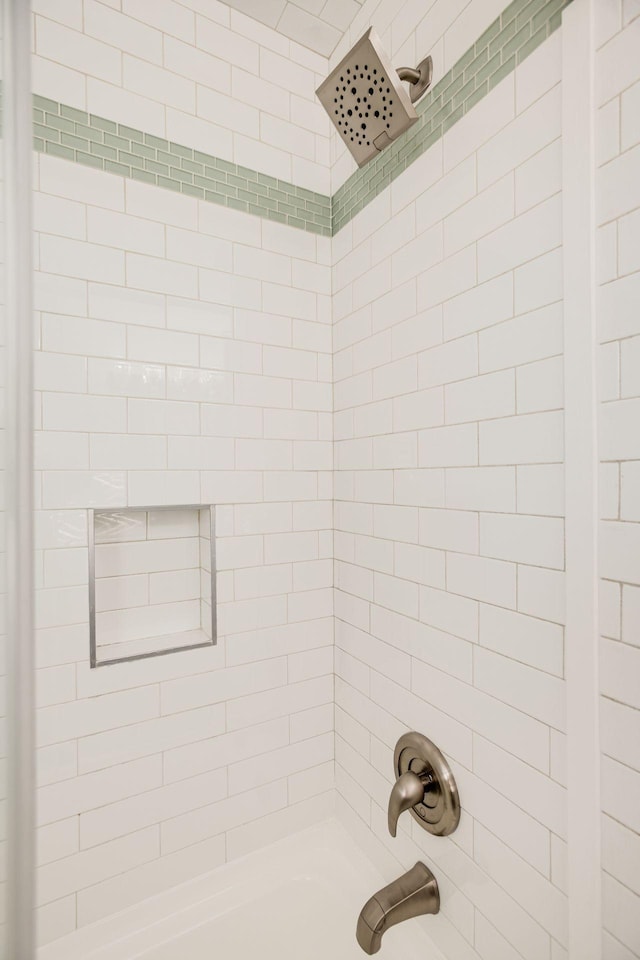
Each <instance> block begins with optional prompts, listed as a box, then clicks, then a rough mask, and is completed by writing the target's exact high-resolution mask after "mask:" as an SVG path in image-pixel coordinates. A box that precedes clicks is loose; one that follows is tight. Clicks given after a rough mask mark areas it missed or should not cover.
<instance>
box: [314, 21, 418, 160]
mask: <svg viewBox="0 0 640 960" xmlns="http://www.w3.org/2000/svg"><path fill="white" fill-rule="evenodd" d="M316 93H317V95H318V98H319V100H320V102H321V103H322V106H323V107H324V108H325V110H326V111H327V113H328V114H329V116H330V117H331V119H332V120H333V122H334V124H335V126H336V129H337V131H338V133H339V134H340V136H341V137H342V139H343V140H344V142H345V143H346V145H347V147H348V148H349V150H350V151H351V153H352V154H353V157H354V159H355V161H356V163H357V164H358V166H359V167H362V166H364V165H365V163H368V162H369V160H371V159H372V158H373V157H376V156H377V155H378V154H379V153H380V151H381V150H384V148H385V147H387V146H389V144H390V143H391V142H392V141H393V140H395V139H396V138H397V137H399V136H400V134H401V133H404V131H405V130H406V129H407V128H408V127H410V126H411V125H412V124H413V123H415V122H416V120H417V119H418V114H417V113H416V111H415V108H414V106H413V104H412V103H411V99H410V97H409V94H408V93H407V91H406V90H405V89H404V87H403V86H402V81H401V80H400V78H399V76H398V74H397V71H396V70H394V68H393V65H392V64H391V62H390V61H389V59H388V57H387V55H386V54H385V52H384V50H383V48H382V44H381V42H380V38H379V36H378V34H377V33H376V31H375V30H374V28H373V27H371V28H370V29H369V30H367V32H366V33H365V34H364V36H362V37H361V38H360V39H359V40H358V42H357V43H356V45H355V46H354V47H352V48H351V50H350V51H349V53H348V54H347V55H346V57H345V58H344V59H343V60H341V61H340V63H339V64H338V66H337V67H336V68H335V70H334V71H333V72H332V73H330V74H329V76H328V77H327V79H326V80H324V81H323V82H322V83H321V84H320V86H319V87H318V89H317V91H316Z"/></svg>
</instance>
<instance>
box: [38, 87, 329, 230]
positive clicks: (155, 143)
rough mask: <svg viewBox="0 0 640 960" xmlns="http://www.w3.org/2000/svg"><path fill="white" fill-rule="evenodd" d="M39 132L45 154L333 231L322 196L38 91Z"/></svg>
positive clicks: (280, 220)
mask: <svg viewBox="0 0 640 960" xmlns="http://www.w3.org/2000/svg"><path fill="white" fill-rule="evenodd" d="M33 137H34V140H33V143H34V148H35V149H36V150H37V151H39V152H41V153H48V154H51V155H52V156H55V157H62V158H63V159H65V160H71V161H73V162H75V163H82V164H84V165H85V166H88V167H94V168H95V169H96V170H106V171H107V172H108V173H115V174H118V175H119V176H121V177H126V178H127V179H131V180H140V181H141V182H143V183H150V184H153V185H154V186H157V187H163V188H164V189H166V190H173V191H174V192H176V193H183V194H185V195H186V196H189V197H197V198H198V199H199V200H207V201H209V202H210V203H217V204H219V205H220V206H223V207H231V208H233V209H234V210H243V211H244V212H245V213H253V214H256V215H257V216H259V217H266V218H267V219H268V220H275V221H277V222H278V223H284V224H289V225H290V226H295V227H299V228H300V229H302V230H308V231H310V232H312V233H317V234H320V235H322V236H325V237H330V236H331V198H330V197H328V196H325V195H324V194H322V193H314V192H313V191H312V190H305V189H304V187H298V186H296V185H295V184H293V183H288V182H287V181H285V180H277V179H276V178H275V177H270V176H267V174H265V173H258V172H257V171H256V170H250V169H248V168H247V167H242V166H240V165H238V164H236V163H230V162H229V161H227V160H221V159H220V157H214V156H211V155H210V154H208V153H203V152H201V151H200V150H193V149H192V148H191V147H186V146H184V145H183V144H180V143H173V142H172V141H170V140H165V139H163V138H162V137H156V136H154V135H153V134H150V133H144V131H142V130H134V129H133V128H132V127H128V126H125V125H124V124H122V123H116V122H115V121H114V120H107V119H105V118H104V117H98V116H95V115H94V114H90V113H85V112H84V111H82V110H76V109H75V108H74V107H68V106H66V105H65V104H64V103H58V102H56V101H55V100H49V99H47V98H46V97H40V96H37V95H36V96H34V98H33Z"/></svg>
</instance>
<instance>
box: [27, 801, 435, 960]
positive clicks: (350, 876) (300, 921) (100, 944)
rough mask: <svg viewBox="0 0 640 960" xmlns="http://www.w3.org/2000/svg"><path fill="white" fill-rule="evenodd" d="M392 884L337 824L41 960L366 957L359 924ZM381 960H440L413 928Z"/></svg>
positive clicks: (103, 926)
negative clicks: (369, 903)
mask: <svg viewBox="0 0 640 960" xmlns="http://www.w3.org/2000/svg"><path fill="white" fill-rule="evenodd" d="M384 884H385V881H384V880H383V878H382V877H381V875H380V873H379V872H378V870H377V869H376V867H375V866H374V865H373V863H372V862H371V861H370V860H369V859H368V858H367V857H366V856H365V855H364V854H363V852H362V851H361V850H360V848H359V847H358V846H357V845H356V844H355V842H354V841H353V839H352V838H351V837H350V836H349V834H348V833H347V831H346V830H345V829H344V827H343V826H342V825H341V824H340V823H338V821H336V820H330V821H326V822H324V823H321V824H319V825H317V826H315V827H312V828H310V829H308V830H305V831H304V832H303V833H299V834H296V835H294V836H291V837H288V838H287V839H285V840H281V841H279V842H278V843H275V844H272V845H271V846H269V847H265V848H263V849H262V850H259V851H257V852H256V853H253V854H251V855H250V856H248V857H245V858H243V859H242V860H239V861H235V862H233V863H231V864H228V865H226V866H224V867H221V868H219V869H218V870H215V871H213V872H212V873H210V874H207V875H205V876H203V877H199V878H197V880H194V881H192V882H190V883H186V884H183V885H181V886H179V887H175V888H174V889H173V890H170V891H168V892H167V893H164V894H162V895H160V896H158V897H154V898H152V899H150V900H146V901H144V902H143V903H141V904H139V905H138V906H136V907H135V908H131V909H128V910H126V911H124V912H123V913H120V914H118V915H117V916H115V917H111V918H109V920H106V921H102V922H100V923H97V924H94V925H93V926H91V927H87V928H84V929H82V930H80V931H78V932H76V933H74V934H72V935H71V936H68V937H64V938H62V939H61V940H57V941H55V942H54V943H52V944H49V945H48V946H47V947H45V948H43V949H41V950H40V951H39V952H38V960H62V958H64V960H214V958H215V960H254V958H256V957H260V960H363V958H364V957H365V956H366V954H364V953H363V952H362V950H361V949H360V948H359V946H358V944H357V943H356V939H355V927H356V920H357V918H358V914H359V912H360V910H361V908H362V906H363V905H364V903H365V902H366V900H367V899H368V898H369V897H370V896H371V894H373V893H375V891H376V890H378V889H379V888H380V887H381V886H384ZM377 956H379V957H380V960H440V958H441V954H440V953H439V952H438V951H437V950H436V948H435V947H434V946H433V944H431V943H430V941H429V940H428V938H427V937H426V936H425V934H424V932H423V931H422V930H421V929H420V925H419V924H418V923H411V922H407V923H406V924H402V925H399V926H397V927H394V928H392V929H391V930H390V931H389V932H388V933H387V934H386V935H385V938H384V939H383V943H382V949H381V950H380V952H379V953H378V954H377Z"/></svg>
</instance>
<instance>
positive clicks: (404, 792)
mask: <svg viewBox="0 0 640 960" xmlns="http://www.w3.org/2000/svg"><path fill="white" fill-rule="evenodd" d="M393 766H394V770H395V774H396V783H395V785H394V787H393V790H392V791H391V796H390V798H389V815H388V822H389V833H390V834H391V836H392V837H395V835H396V830H397V823H398V818H399V816H400V814H401V813H403V812H404V811H405V810H409V811H410V813H411V816H412V817H413V818H414V820H416V821H417V822H418V823H419V824H420V826H421V827H423V828H424V829H425V830H428V831H429V833H433V834H434V835H435V836H438V837H446V836H448V835H449V834H450V833H453V831H454V830H455V829H456V828H457V826H458V824H459V822H460V796H459V794H458V787H457V785H456V781H455V777H454V776H453V773H452V772H451V767H450V766H449V764H448V763H447V761H446V759H445V757H444V756H443V754H442V753H441V751H440V750H439V749H438V748H437V747H436V745H435V743H432V742H431V740H429V739H428V738H427V737H425V736H424V735H423V734H421V733H417V732H415V731H413V732H411V733H405V734H404V735H403V736H402V737H400V739H399V740H398V742H397V744H396V749H395V752H394V757H393Z"/></svg>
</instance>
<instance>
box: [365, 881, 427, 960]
mask: <svg viewBox="0 0 640 960" xmlns="http://www.w3.org/2000/svg"><path fill="white" fill-rule="evenodd" d="M439 910H440V892H439V890H438V883H437V880H436V878H435V877H434V875H433V874H432V873H431V870H429V869H428V867H425V865H424V863H420V862H418V863H416V865H415V867H412V868H411V870H408V871H407V873H403V875H402V876H401V877H398V879H397V880H394V881H393V883H390V884H389V885H388V886H386V887H383V888H382V890H378V892H377V893H375V894H374V895H373V896H372V897H371V899H370V900H368V901H367V903H365V905H364V907H363V908H362V910H361V912H360V916H359V917H358V927H357V930H356V938H357V940H358V943H359V944H360V946H361V947H362V949H363V950H364V952H365V953H368V954H369V955H371V954H373V953H377V952H378V950H379V949H380V944H381V943H382V936H383V934H384V933H386V931H387V930H388V929H389V927H393V926H395V924H396V923H401V922H402V921H403V920H409V919H411V917H420V916H423V915H424V914H427V913H438V911H439Z"/></svg>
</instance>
